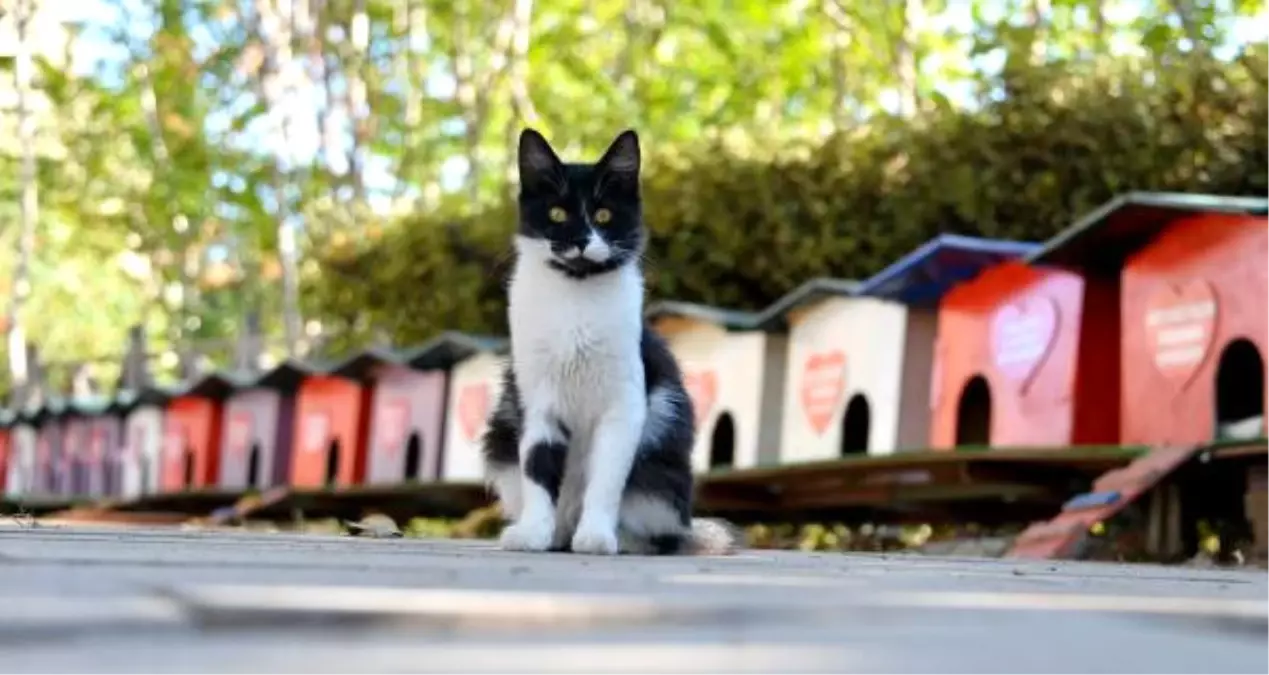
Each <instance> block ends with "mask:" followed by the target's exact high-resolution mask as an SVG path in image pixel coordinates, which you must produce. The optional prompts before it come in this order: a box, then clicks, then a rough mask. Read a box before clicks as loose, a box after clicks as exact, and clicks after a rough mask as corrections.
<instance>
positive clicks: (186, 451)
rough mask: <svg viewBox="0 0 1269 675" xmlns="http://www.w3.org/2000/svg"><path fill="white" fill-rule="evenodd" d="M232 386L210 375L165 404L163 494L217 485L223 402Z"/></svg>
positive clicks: (224, 379) (178, 393) (232, 384)
mask: <svg viewBox="0 0 1269 675" xmlns="http://www.w3.org/2000/svg"><path fill="white" fill-rule="evenodd" d="M234 386H235V383H234V382H232V381H231V380H229V379H228V378H227V377H226V376H224V375H221V374H219V373H211V374H208V375H204V376H202V377H200V378H199V379H197V380H195V381H194V382H192V383H191V384H190V385H189V386H188V387H185V388H184V389H181V390H179V391H178V392H177V393H176V395H175V396H173V397H172V399H171V400H170V401H168V402H167V406H166V408H165V410H164V414H163V450H162V456H163V466H162V472H163V473H162V479H161V483H160V485H161V487H162V490H163V491H165V492H179V491H182V490H191V489H203V488H209V487H214V486H215V485H216V479H217V477H218V476H219V471H220V433H221V415H222V412H223V402H224V399H225V397H226V396H228V395H229V393H230V392H232V391H233V388H234Z"/></svg>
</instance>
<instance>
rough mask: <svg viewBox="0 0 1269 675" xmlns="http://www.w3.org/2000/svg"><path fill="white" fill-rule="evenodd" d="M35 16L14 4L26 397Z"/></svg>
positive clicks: (16, 322) (12, 358)
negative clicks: (25, 309) (25, 325)
mask: <svg viewBox="0 0 1269 675" xmlns="http://www.w3.org/2000/svg"><path fill="white" fill-rule="evenodd" d="M34 13H35V7H34V2H33V0H16V3H15V7H14V17H13V19H14V25H15V26H16V28H17V39H18V44H17V54H16V57H17V58H16V63H15V64H14V65H15V73H14V74H15V77H16V79H17V99H18V100H17V104H18V141H19V143H20V146H21V152H22V168H21V173H20V176H19V183H20V186H21V198H20V200H19V218H20V220H19V227H20V231H19V233H18V259H17V265H16V266H15V268H14V271H13V288H12V292H13V298H12V300H11V301H10V303H9V316H8V330H9V376H10V378H11V381H12V386H13V391H14V392H15V393H16V394H17V395H18V396H25V394H26V390H27V389H28V385H29V384H30V375H31V373H30V368H29V365H30V364H28V363H27V358H26V355H27V353H26V352H27V349H26V331H25V327H24V325H23V321H22V309H23V307H24V306H25V304H26V300H27V298H28V297H29V296H30V293H31V279H30V273H31V258H32V257H33V256H34V254H35V228H36V221H37V219H38V218H39V186H38V184H37V182H36V181H37V179H38V177H37V174H36V163H35V115H34V114H33V113H32V110H31V103H32V101H31V98H32V96H33V90H32V80H33V79H34V75H35V72H34V71H35V66H34V59H33V57H32V49H33V47H32V44H31V34H30V27H31V19H32V18H33V15H34Z"/></svg>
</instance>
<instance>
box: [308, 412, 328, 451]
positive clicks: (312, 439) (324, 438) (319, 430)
mask: <svg viewBox="0 0 1269 675" xmlns="http://www.w3.org/2000/svg"><path fill="white" fill-rule="evenodd" d="M302 435H303V438H304V443H303V445H302V447H303V448H304V452H325V451H326V444H327V443H329V442H330V417H329V416H328V415H326V413H321V412H317V413H310V414H309V415H308V416H307V417H305V418H304V431H303V434H302Z"/></svg>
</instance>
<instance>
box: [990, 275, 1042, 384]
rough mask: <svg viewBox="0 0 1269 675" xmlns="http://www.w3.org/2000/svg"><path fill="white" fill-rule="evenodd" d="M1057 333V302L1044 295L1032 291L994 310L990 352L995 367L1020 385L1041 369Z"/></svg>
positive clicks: (1029, 381)
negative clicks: (1034, 293) (1032, 293)
mask: <svg viewBox="0 0 1269 675" xmlns="http://www.w3.org/2000/svg"><path fill="white" fill-rule="evenodd" d="M1057 334H1058V306H1057V302H1055V301H1054V300H1053V298H1051V297H1049V296H1047V295H1033V296H1029V297H1027V298H1024V299H1022V300H1019V301H1018V302H1015V303H1012V304H1009V305H1005V306H1003V307H1001V308H1000V309H998V310H996V315H995V316H994V317H992V322H991V353H992V361H993V362H994V363H995V364H996V370H998V371H1000V372H1001V373H1003V374H1005V375H1006V376H1008V377H1010V378H1011V379H1013V380H1015V381H1017V382H1019V383H1020V384H1021V385H1022V386H1023V388H1026V387H1027V386H1029V385H1030V384H1031V380H1032V379H1033V378H1034V377H1035V374H1036V373H1037V372H1038V371H1039V370H1040V364H1042V363H1044V359H1045V358H1046V357H1047V356H1048V355H1049V352H1050V351H1051V350H1052V349H1053V343H1054V342H1056V340H1057Z"/></svg>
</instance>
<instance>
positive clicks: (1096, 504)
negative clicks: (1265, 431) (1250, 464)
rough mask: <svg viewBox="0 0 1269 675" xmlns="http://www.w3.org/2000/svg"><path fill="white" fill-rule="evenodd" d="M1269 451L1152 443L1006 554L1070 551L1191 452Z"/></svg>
mask: <svg viewBox="0 0 1269 675" xmlns="http://www.w3.org/2000/svg"><path fill="white" fill-rule="evenodd" d="M1267 452H1269V449H1266V446H1265V445H1264V444H1262V443H1255V444H1237V445H1231V446H1228V447H1226V446H1221V445H1218V446H1213V445H1201V446H1191V447H1161V448H1154V449H1152V450H1150V451H1148V452H1147V453H1146V454H1144V455H1142V456H1141V457H1139V458H1137V459H1136V460H1134V461H1132V462H1131V463H1129V464H1128V465H1127V466H1124V467H1122V468H1117V469H1113V470H1111V471H1108V472H1107V473H1105V474H1104V475H1102V476H1101V477H1099V478H1098V479H1097V480H1096V481H1094V483H1093V489H1092V490H1091V491H1089V492H1086V493H1084V494H1081V495H1077V496H1075V497H1073V498H1072V499H1070V500H1069V501H1067V502H1066V503H1065V504H1064V505H1063V506H1062V510H1061V512H1059V513H1058V515H1057V516H1055V517H1054V518H1053V519H1051V520H1048V521H1044V522H1037V523H1033V524H1032V525H1031V526H1030V527H1028V528H1027V529H1026V530H1025V531H1023V533H1022V534H1021V535H1019V536H1018V538H1017V539H1016V540H1015V541H1014V544H1013V547H1012V548H1010V549H1009V551H1008V552H1006V553H1005V557H1009V558H1031V559H1046V558H1068V557H1071V556H1073V555H1075V553H1076V548H1077V547H1078V546H1079V544H1080V543H1081V542H1082V541H1083V540H1084V538H1085V537H1086V536H1087V534H1088V532H1089V528H1090V527H1092V526H1093V525H1094V524H1095V523H1099V522H1105V521H1107V520H1109V519H1110V518H1111V517H1113V516H1114V515H1115V514H1117V513H1119V512H1120V511H1123V510H1124V509H1125V508H1127V507H1128V505H1130V504H1132V503H1133V502H1134V501H1136V500H1137V499H1139V498H1140V497H1141V496H1142V495H1144V494H1146V493H1147V492H1149V491H1150V490H1151V489H1152V488H1154V487H1155V486H1156V485H1158V484H1159V483H1160V482H1161V481H1163V480H1164V479H1165V478H1167V477H1168V476H1169V475H1170V474H1172V473H1173V472H1175V471H1176V470H1177V469H1179V468H1180V467H1181V466H1182V465H1184V464H1185V463H1187V462H1188V461H1190V460H1191V459H1192V458H1194V457H1196V456H1201V457H1202V458H1203V459H1204V460H1205V461H1210V460H1212V459H1217V460H1220V459H1243V458H1249V457H1252V456H1255V457H1263V456H1264V455H1265V454H1266V453H1267ZM1164 517H1166V516H1164ZM1160 526H1162V524H1161V525H1160Z"/></svg>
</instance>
